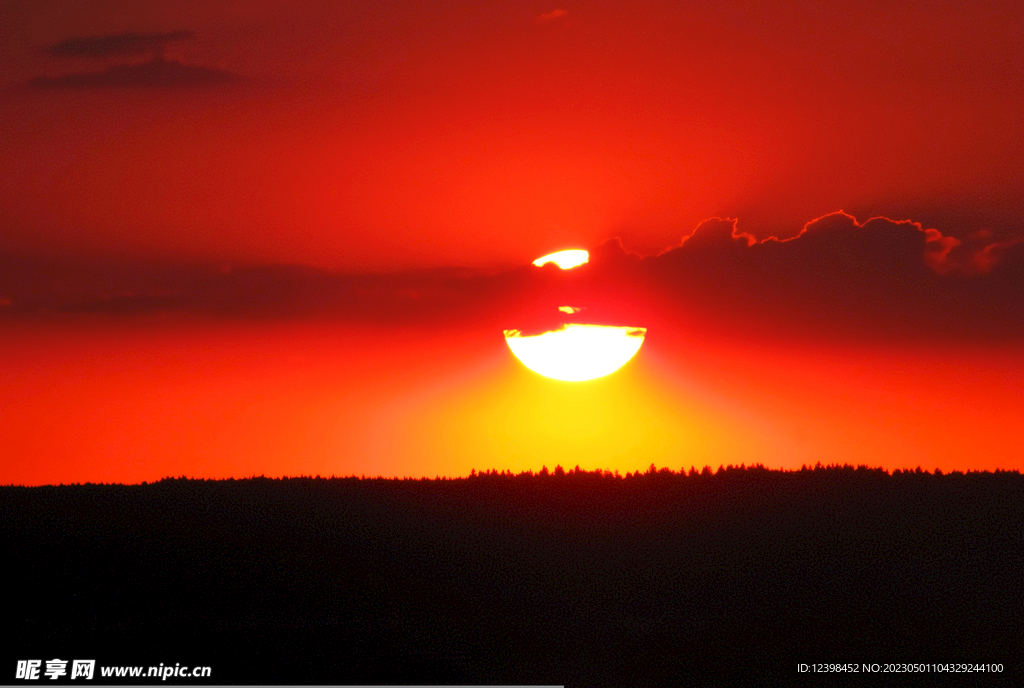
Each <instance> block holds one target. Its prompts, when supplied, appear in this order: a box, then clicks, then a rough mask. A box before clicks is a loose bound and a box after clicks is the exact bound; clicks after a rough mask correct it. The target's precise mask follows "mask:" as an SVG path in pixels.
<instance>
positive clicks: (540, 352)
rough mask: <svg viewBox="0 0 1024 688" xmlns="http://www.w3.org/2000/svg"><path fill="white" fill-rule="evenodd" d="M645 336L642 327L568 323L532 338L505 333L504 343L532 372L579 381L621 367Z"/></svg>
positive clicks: (510, 332)
mask: <svg viewBox="0 0 1024 688" xmlns="http://www.w3.org/2000/svg"><path fill="white" fill-rule="evenodd" d="M646 333H647V329H646V328H643V327H612V326H608V325H580V324H576V323H569V324H566V325H563V326H562V327H561V328H560V329H557V330H552V331H550V332H544V333H543V334H538V335H533V336H524V335H523V334H522V333H521V332H520V331H519V330H505V341H506V342H507V343H508V346H509V348H510V349H512V353H513V354H515V356H516V358H518V359H519V360H520V361H522V363H523V365H525V366H526V367H527V368H529V369H530V370H532V371H534V372H535V373H540V374H541V375H543V376H545V377H550V378H553V379H555V380H565V381H567V382H582V381H584V380H593V379H594V378H598V377H603V376H605V375H608V374H610V373H614V372H615V371H616V370H618V369H619V368H621V367H622V366H623V365H625V364H626V362H627V361H629V359H631V358H633V356H634V355H635V354H636V352H637V351H639V349H640V345H641V344H643V342H644V335H645V334H646Z"/></svg>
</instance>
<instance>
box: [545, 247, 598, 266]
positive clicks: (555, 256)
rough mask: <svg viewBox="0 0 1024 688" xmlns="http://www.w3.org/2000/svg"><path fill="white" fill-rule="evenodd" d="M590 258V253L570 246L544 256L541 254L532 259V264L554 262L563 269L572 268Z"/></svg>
mask: <svg viewBox="0 0 1024 688" xmlns="http://www.w3.org/2000/svg"><path fill="white" fill-rule="evenodd" d="M588 260H590V254H589V253H587V252H586V251H584V250H583V249H581V248H571V249H568V250H566V251H558V252H557V253H549V254H547V255H546V256H541V257H540V258H538V259H537V260H535V261H533V264H534V265H536V266H537V267H540V266H541V265H544V264H546V263H554V264H555V265H557V266H558V267H560V268H562V269H563V270H568V269H569V268H574V267H576V266H578V265H583V264H584V263H586V262H587V261H588Z"/></svg>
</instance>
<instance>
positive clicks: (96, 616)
mask: <svg viewBox="0 0 1024 688" xmlns="http://www.w3.org/2000/svg"><path fill="white" fill-rule="evenodd" d="M542 473H543V474H530V473H525V474H519V475H512V474H509V473H498V472H495V471H488V472H485V473H479V474H478V473H475V472H474V473H473V474H472V475H471V476H470V477H468V478H461V479H436V480H390V479H358V478H341V479H320V478H286V479H267V478H252V479H246V480H224V481H203V480H187V479H165V480H162V481H160V482H158V483H153V484H148V485H147V484H143V485H134V486H126V485H94V484H86V485H71V486H60V487H34V488H25V487H3V488H0V545H2V548H3V551H4V552H5V553H6V554H5V556H4V557H3V558H2V560H0V562H2V563H0V567H2V570H3V580H4V581H5V582H6V583H7V585H6V587H7V590H8V591H9V595H8V597H7V599H6V601H5V613H4V618H5V620H6V622H7V623H6V625H7V626H8V627H9V628H13V629H16V631H17V632H16V634H15V639H14V640H13V641H11V642H8V643H7V645H6V649H5V651H4V653H5V655H7V657H8V660H9V661H7V662H6V663H5V666H8V667H9V669H10V670H11V671H13V668H12V667H13V666H14V664H15V660H17V659H25V658H39V659H50V658H53V657H61V658H69V657H70V658H95V659H97V660H98V662H99V664H101V665H102V664H106V665H113V664H133V665H135V664H137V665H150V664H154V665H155V664H158V663H160V662H163V663H165V664H166V663H175V662H180V663H182V664H191V665H209V666H211V667H212V669H213V672H212V676H211V678H212V681H213V682H220V683H296V682H297V683H306V682H318V683H336V684H360V683H368V684H389V683H417V684H460V683H463V684H465V683H470V684H525V683H541V684H564V685H567V686H588V687H590V686H668V685H734V684H736V683H746V684H752V685H764V684H766V683H769V682H772V681H775V682H777V683H779V684H783V685H788V684H792V683H795V682H799V681H801V679H808V678H809V679H811V683H814V684H815V685H822V684H823V683H822V682H823V681H826V679H825V677H821V676H820V675H815V676H811V675H810V674H803V675H802V674H799V673H798V672H797V664H798V663H801V662H803V663H808V664H813V663H818V662H825V663H842V662H854V663H857V665H858V666H859V665H861V664H862V663H879V664H880V665H884V664H885V663H890V662H895V663H905V662H923V663H933V662H970V663H1001V664H1002V665H1003V669H1004V671H1003V673H1002V674H999V675H993V674H988V675H986V676H984V677H967V678H968V679H971V680H965V681H961V682H960V684H963V685H966V684H968V683H971V684H973V683H974V680H973V679H975V678H981V679H984V681H983V682H984V683H986V684H988V683H990V682H993V679H994V680H995V681H998V680H1005V681H1008V682H1013V681H1019V679H1020V677H1021V667H1020V664H1021V659H1020V658H1021V657H1022V656H1024V640H1022V638H1024V635H1022V633H1021V621H1020V619H1021V613H1022V611H1024V609H1022V599H1024V598H1022V596H1021V590H1022V588H1024V586H1022V584H1024V548H1022V544H1024V477H1022V476H1021V475H1020V474H1019V473H1017V472H995V473H987V472H986V473H980V472H974V473H966V474H964V473H952V474H946V475H942V474H939V473H938V472H936V473H934V474H933V473H928V472H924V471H920V469H918V470H917V471H905V472H896V473H893V474H889V473H886V472H884V471H882V470H878V469H869V468H865V467H859V468H853V467H850V466H842V467H838V466H832V467H822V466H818V467H815V468H813V469H805V470H802V471H795V472H781V471H772V470H767V469H765V468H763V467H760V466H755V467H749V468H748V467H739V468H736V467H728V468H720V469H719V470H718V471H714V472H713V471H710V470H705V471H703V472H700V473H698V472H696V471H692V472H689V473H688V474H685V473H674V472H671V471H668V470H664V469H662V470H656V469H655V468H654V467H653V466H652V467H651V469H650V470H649V471H647V472H646V473H639V474H634V475H628V476H625V477H619V476H616V475H613V474H610V473H606V472H600V471H599V472H584V471H579V470H578V469H574V470H568V471H565V470H562V469H561V468H560V467H559V468H556V469H555V470H553V471H547V470H545V471H543V472H542ZM12 678H13V677H12V676H8V679H9V680H10V679H12ZM949 678H950V676H949V675H946V676H944V677H939V676H935V675H934V674H924V675H918V676H902V677H901V678H900V684H901V685H914V684H915V682H916V681H923V682H924V683H925V684H927V685H939V684H940V683H945V682H946V680H947V679H949ZM954 678H958V679H959V678H965V677H963V676H957V677H954ZM170 682H173V680H172V681H170ZM187 682H189V683H197V682H199V681H196V680H188V681H187ZM1018 685H1019V683H1018Z"/></svg>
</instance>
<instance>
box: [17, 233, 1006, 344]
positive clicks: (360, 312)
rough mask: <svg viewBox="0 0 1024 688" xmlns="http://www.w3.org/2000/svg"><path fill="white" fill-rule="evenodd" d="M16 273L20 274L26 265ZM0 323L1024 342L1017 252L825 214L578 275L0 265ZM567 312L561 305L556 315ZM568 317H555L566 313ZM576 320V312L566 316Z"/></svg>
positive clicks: (616, 260) (610, 245)
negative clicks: (215, 322)
mask: <svg viewBox="0 0 1024 688" xmlns="http://www.w3.org/2000/svg"><path fill="white" fill-rule="evenodd" d="M19 265H20V267H19ZM0 268H3V270H2V272H0V274H3V275H4V278H3V279H2V280H0V297H2V298H3V299H7V300H8V301H9V303H10V305H9V306H6V307H5V308H3V309H0V317H14V316H16V315H18V314H21V315H31V314H37V315H39V314H46V313H50V314H54V313H61V312H69V311H71V312H103V313H109V314H130V313H145V312H157V311H160V312H164V311H173V312H180V313H186V314H188V313H190V314H206V315H208V316H213V317H232V318H236V317H244V318H268V317H269V318H294V317H303V318H306V317H315V318H338V319H350V320H358V321H365V322H374V323H381V324H385V323H400V322H401V323H411V322H420V323H442V322H443V323H449V322H454V321H462V322H466V323H477V324H480V325H488V326H493V327H495V328H496V331H500V329H519V330H522V331H530V332H533V331H538V330H540V331H543V330H545V329H551V328H555V327H559V326H560V325H561V324H563V323H565V322H592V323H601V324H617V325H625V326H638V327H649V328H652V331H654V330H656V329H659V328H662V327H664V328H677V329H679V330H682V331H687V330H692V331H698V332H699V331H704V330H707V329H708V328H718V329H722V330H727V331H731V332H733V333H735V334H737V335H738V336H744V337H749V338H752V341H756V340H757V338H758V337H761V336H765V335H782V336H793V337H809V338H813V337H815V336H825V337H828V336H839V337H843V338H847V339H872V340H876V341H894V340H899V339H930V340H936V341H953V340H976V341H1003V342H1007V341H1008V342H1013V343H1017V344H1019V343H1024V242H1013V241H1001V242H998V243H993V242H991V241H990V240H988V239H987V238H986V237H985V236H984V234H981V235H976V236H973V237H970V238H968V239H965V240H962V241H960V240H953V239H951V238H950V237H947V236H945V235H943V234H942V233H940V232H938V231H937V230H934V229H926V228H923V227H921V226H920V225H919V224H916V223H913V222H908V221H903V222H897V221H893V220H889V219H886V218H873V219H871V220H868V221H867V222H864V223H858V222H857V221H856V220H855V219H854V218H853V217H851V216H849V215H847V214H845V213H833V214H830V215H826V216H824V217H821V218H818V219H816V220H814V221H813V222H810V223H808V224H807V225H806V226H805V228H804V229H803V231H802V232H801V233H800V234H799V235H798V236H796V237H794V238H792V239H787V240H778V239H776V238H769V239H766V240H764V241H756V240H755V239H754V238H753V236H752V235H750V234H748V233H745V232H743V231H741V230H740V229H739V226H738V224H737V223H736V221H734V220H729V219H717V218H716V219H712V220H708V221H706V222H704V223H702V224H701V225H700V226H699V227H698V228H697V229H696V230H695V231H694V232H693V233H692V234H691V235H689V236H688V237H685V238H684V240H683V241H682V243H681V244H680V245H679V246H678V247H676V248H674V249H672V250H669V251H666V252H665V253H662V254H661V255H658V256H649V257H640V256H636V255H631V254H629V253H627V252H626V251H625V250H624V249H623V247H622V245H621V243H620V242H619V241H618V240H617V239H616V240H612V241H609V242H606V243H604V244H602V245H600V246H597V247H594V248H593V249H592V251H591V261H590V263H588V264H586V265H584V266H581V267H579V268H576V269H573V270H566V271H563V270H560V269H559V268H558V267H556V266H554V265H546V266H543V267H540V268H537V267H533V266H532V265H527V266H523V267H522V268H518V269H515V270H511V271H507V272H503V273H499V274H485V273H478V272H474V271H471V270H434V271H419V272H406V273H399V274H343V273H335V272H330V271H326V270H320V269H315V268H310V267H301V266H262V267H248V268H233V269H220V268H213V267H209V266H207V267H203V266H192V267H188V268H186V267H181V266H173V265H169V266H163V267H153V266H147V267H144V268H143V267H139V266H136V267H134V268H131V269H127V268H124V267H123V266H121V267H118V266H98V267H97V266H94V267H92V268H88V269H86V268H82V267H75V266H58V267H53V266H50V267H47V266H44V265H35V266H28V267H26V266H25V265H24V264H20V263H18V262H17V261H13V260H12V259H8V261H7V262H6V263H0ZM565 307H569V308H565ZM559 309H562V310H559ZM567 310H571V311H573V312H566V311H567Z"/></svg>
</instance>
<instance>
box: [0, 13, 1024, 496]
mask: <svg viewBox="0 0 1024 688" xmlns="http://www.w3.org/2000/svg"><path fill="white" fill-rule="evenodd" d="M1022 34H1024V9H1022V7H1021V5H1020V4H1019V3H1014V2H1001V1H1000V2H981V3H972V4H970V5H964V4H962V3H954V2H943V1H940V2H930V3H918V2H911V3H902V4H901V5H900V6H899V7H894V6H891V3H890V4H886V3H864V2H853V1H852V0H830V1H827V2H804V1H803V0H780V2H775V3H760V4H758V3H749V2H738V1H737V2H732V1H726V2H717V3H707V4H699V3H698V4H696V5H695V4H692V3H691V4H689V5H680V4H679V3H674V2H652V3H643V4H642V6H637V5H636V4H630V3H619V2H611V1H604V0H601V1H598V2H589V3H577V2H567V3H554V4H552V3H550V2H540V1H539V0H528V1H527V2H523V3H513V4H509V3H499V2H476V1H473V2H470V1H469V0H443V1H441V2H438V1H436V0H435V1H433V2H425V1H424V2H419V1H418V0H414V1H409V0H402V1H401V2H397V1H390V0H384V1H383V2H382V1H380V0H375V1H374V2H367V1H365V0H355V1H354V2H345V3H338V2H333V1H328V0H322V1H320V0H314V1H312V2H303V3H290V4H289V3H278V2H261V1H260V0H254V1H253V2H247V3H241V4H240V3H235V2H228V1H227V0H214V1H206V2H192V1H190V0H167V1H166V2H160V3H136V2H128V1H127V0H96V2H90V3H79V2H73V1H69V0H32V1H29V0H15V1H12V2H6V3H3V4H2V5H0V180H2V181H0V483H24V484H42V483H56V482H76V481H79V482H80V481H94V482H100V481H105V482H112V481H125V482H137V481H141V480H155V479H159V478H161V477H163V476H166V475H187V476H195V477H229V476H233V477H245V476H249V475H254V474H255V475H258V474H266V475H299V474H304V475H310V474H312V475H316V474H320V475H349V474H356V475H360V474H366V475H385V476H406V475H408V476H424V475H426V476H434V475H462V474H466V473H468V472H469V470H470V469H472V468H476V469H478V470H481V469H489V468H497V469H499V470H505V469H509V470H514V471H519V470H527V469H529V470H538V469H539V468H540V467H541V466H542V465H547V466H548V467H549V468H552V467H554V466H555V465H556V464H562V465H563V466H566V467H570V466H575V465H577V464H578V465H580V466H581V467H582V468H587V469H593V468H603V469H611V470H619V471H622V472H625V471H633V470H637V469H646V468H647V466H649V465H650V464H651V463H654V464H657V465H658V466H668V467H670V468H675V469H678V468H681V467H686V468H689V467H690V466H691V465H696V466H698V467H701V466H703V465H705V464H709V465H711V466H712V467H717V466H718V465H719V464H730V463H733V464H739V463H747V464H753V463H763V464H765V465H768V466H771V467H786V468H796V467H799V466H800V465H802V464H804V463H811V464H813V463H815V462H819V461H820V462H822V463H834V462H850V463H857V464H860V463H863V464H868V465H872V466H882V467H885V468H888V469H893V468H903V467H916V466H918V465H920V466H921V467H923V468H928V469H934V468H941V469H942V470H943V471H948V470H954V469H959V470H966V469H982V468H985V469H992V468H1012V469H1021V468H1024V432H1021V431H1020V429H1019V422H1018V421H1017V419H1019V418H1020V417H1022V416H1024V413H1022V412H1024V392H1022V391H1021V390H1022V384H1021V380H1024V364H1022V363H1021V361H1024V208H1022V207H1021V204H1020V199H1021V198H1024V163H1022V161H1024V81H1022V80H1021V79H1020V78H1019V75H1020V73H1021V70H1022V69H1024V43H1022V42H1021V41H1020V36H1021V35H1022ZM840 209H842V210H844V211H846V213H849V214H846V213H842V212H838V211H840ZM733 218H735V219H733ZM872 218H874V219H872ZM886 218H891V219H886ZM565 248H586V249H589V250H591V261H590V263H588V264H586V265H584V266H580V267H579V268H575V269H573V270H570V271H565V272H562V271H560V270H559V269H558V268H557V267H556V266H554V265H547V266H542V267H534V266H532V265H531V261H533V260H535V259H536V258H538V257H539V256H542V255H544V254H547V253H550V252H552V251H556V250H560V249H565ZM566 305H569V306H573V307H579V308H581V309H582V310H581V311H580V312H579V313H575V314H570V315H571V316H572V318H575V320H573V322H581V323H587V322H590V323H593V324H605V325H615V326H628V327H646V328H647V338H646V340H645V341H644V344H643V346H642V347H641V349H640V351H639V353H638V354H637V356H636V357H635V358H634V359H633V360H631V361H630V362H629V363H627V364H626V365H625V366H624V367H623V368H622V369H621V370H619V371H618V372H616V373H613V374H612V375H610V376H608V377H606V378H602V379H599V380H593V381H590V382H585V383H567V382H559V381H555V380H549V379H546V378H543V377H540V376H538V375H536V374H535V373H532V372H531V371H529V370H527V369H526V368H525V367H524V366H522V365H521V364H520V363H519V362H518V361H516V359H515V358H514V357H513V356H512V354H511V353H510V352H509V350H508V347H507V346H506V345H505V342H504V339H503V335H502V332H503V330H505V329H520V330H522V331H524V332H526V331H544V330H545V329H550V328H551V327H555V326H557V325H558V324H559V323H560V322H565V321H566V320H567V318H565V317H563V315H564V314H562V313H560V312H559V311H558V310H557V308H558V307H561V306H566ZM577 316H578V317H577ZM560 318H561V319H560Z"/></svg>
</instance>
